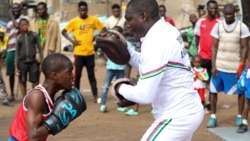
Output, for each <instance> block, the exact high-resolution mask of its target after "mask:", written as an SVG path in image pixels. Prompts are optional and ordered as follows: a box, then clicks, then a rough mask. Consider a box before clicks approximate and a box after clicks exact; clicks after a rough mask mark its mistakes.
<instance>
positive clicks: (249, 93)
mask: <svg viewBox="0 0 250 141" xmlns="http://www.w3.org/2000/svg"><path fill="white" fill-rule="evenodd" d="M248 42H249V40H248ZM249 43H250V42H249ZM247 54H248V55H247V61H246V62H247V67H246V68H247V69H246V73H245V74H244V73H242V76H241V77H244V78H243V79H244V80H243V81H244V84H245V87H246V93H245V102H244V108H243V112H242V123H241V124H240V126H239V128H238V129H237V133H245V132H246V131H248V122H247V120H248V115H249V110H250V87H249V86H250V55H249V54H250V49H249V44H248V52H247ZM239 81H241V80H239ZM238 83H239V82H238Z"/></svg>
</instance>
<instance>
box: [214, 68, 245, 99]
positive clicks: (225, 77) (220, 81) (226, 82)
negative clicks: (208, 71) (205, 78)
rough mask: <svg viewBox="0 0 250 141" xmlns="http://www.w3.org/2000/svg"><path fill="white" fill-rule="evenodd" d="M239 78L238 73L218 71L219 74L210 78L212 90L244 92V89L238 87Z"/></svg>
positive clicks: (227, 92) (232, 92)
mask: <svg viewBox="0 0 250 141" xmlns="http://www.w3.org/2000/svg"><path fill="white" fill-rule="evenodd" d="M237 82H238V78H237V76H236V73H226V72H221V71H217V76H211V80H210V92H211V93H219V92H224V93H225V94H229V95H232V94H242V91H240V90H238V88H237Z"/></svg>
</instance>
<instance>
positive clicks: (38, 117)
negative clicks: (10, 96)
mask: <svg viewBox="0 0 250 141" xmlns="http://www.w3.org/2000/svg"><path fill="white" fill-rule="evenodd" d="M24 103H25V106H26V108H27V109H28V112H27V120H26V127H27V129H26V130H27V135H28V140H29V141H38V140H39V141H42V140H44V139H45V138H46V137H47V136H48V135H49V132H48V130H47V129H46V128H45V127H44V126H43V120H42V114H43V111H44V110H45V109H47V107H45V105H47V104H46V102H45V97H44V95H43V93H42V92H41V91H40V90H33V91H31V94H29V95H28V96H27V98H26V99H25V101H24Z"/></svg>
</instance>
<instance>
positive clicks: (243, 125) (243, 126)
mask: <svg viewBox="0 0 250 141" xmlns="http://www.w3.org/2000/svg"><path fill="white" fill-rule="evenodd" d="M247 130H248V127H247V125H245V124H241V125H240V126H239V128H238V130H237V133H245V132H246V131H247Z"/></svg>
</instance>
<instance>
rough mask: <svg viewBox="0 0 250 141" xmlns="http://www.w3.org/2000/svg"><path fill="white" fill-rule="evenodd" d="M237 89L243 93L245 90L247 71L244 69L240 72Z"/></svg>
mask: <svg viewBox="0 0 250 141" xmlns="http://www.w3.org/2000/svg"><path fill="white" fill-rule="evenodd" d="M237 88H238V90H240V91H243V92H244V91H246V90H247V70H246V69H245V70H244V71H243V72H242V74H241V76H240V78H239V80H238V82H237Z"/></svg>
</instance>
